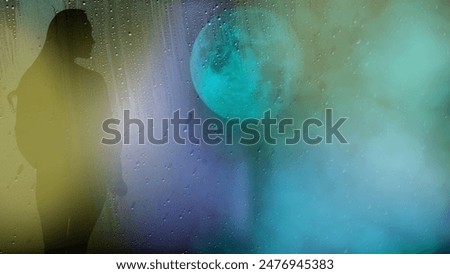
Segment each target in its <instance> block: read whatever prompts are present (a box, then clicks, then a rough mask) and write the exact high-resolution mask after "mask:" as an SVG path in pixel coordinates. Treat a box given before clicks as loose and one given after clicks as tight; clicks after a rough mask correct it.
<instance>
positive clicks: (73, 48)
mask: <svg viewBox="0 0 450 274" xmlns="http://www.w3.org/2000/svg"><path fill="white" fill-rule="evenodd" d="M93 45H94V39H93V37H92V26H91V24H90V22H89V20H88V18H87V15H86V13H85V12H84V11H83V10H79V9H68V10H64V11H61V12H59V13H58V14H56V16H55V17H54V18H53V20H52V21H51V23H50V26H49V28H48V32H47V39H46V46H51V48H52V50H57V51H58V54H62V55H64V56H62V57H67V58H77V57H79V58H89V57H90V55H91V51H92V47H93Z"/></svg>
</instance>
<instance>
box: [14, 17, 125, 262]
mask: <svg viewBox="0 0 450 274" xmlns="http://www.w3.org/2000/svg"><path fill="white" fill-rule="evenodd" d="M93 45H94V40H93V38H92V27H91V24H90V22H89V21H88V18H87V16H86V14H85V12H84V11H82V10H75V9H71V10H65V11H62V12H60V13H58V14H57V15H56V16H55V17H54V19H53V20H52V21H51V23H50V26H49V28H48V33H47V38H46V42H45V45H44V47H43V49H42V52H41V53H40V55H39V56H38V57H37V59H36V61H35V62H34V63H33V65H32V66H31V67H30V68H29V69H28V70H27V72H26V73H25V75H24V76H23V77H22V79H21V81H20V84H19V87H18V89H17V90H16V91H15V94H16V95H17V120H16V139H17V144H18V147H19V149H20V151H21V153H22V154H23V155H24V157H25V158H26V159H27V161H28V162H29V163H30V164H31V165H32V166H33V167H34V168H36V170H37V184H36V201H37V207H38V211H39V215H40V219H41V224H42V232H43V237H44V244H45V252H46V253H66V252H68V253H85V252H86V250H87V246H88V242H89V237H90V235H91V232H92V230H93V228H94V226H95V224H96V221H97V219H98V217H99V215H100V212H101V210H102V208H103V204H104V202H105V196H106V191H107V184H111V185H113V186H115V187H116V190H117V189H118V190H119V191H118V192H121V193H119V194H125V192H126V186H125V184H124V183H123V180H122V174H121V166H120V161H119V159H120V155H119V153H120V152H119V151H118V148H112V147H106V146H103V145H101V144H100V140H101V135H102V132H101V125H102V121H104V119H106V118H108V117H110V115H111V113H110V112H111V111H110V107H109V103H108V98H107V93H106V88H105V84H104V80H103V78H102V77H101V76H100V74H98V73H96V72H94V71H91V70H88V69H85V68H83V67H81V66H79V65H77V64H76V63H75V59H76V58H89V57H90V55H91V50H92V47H93ZM113 149H114V150H113Z"/></svg>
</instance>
